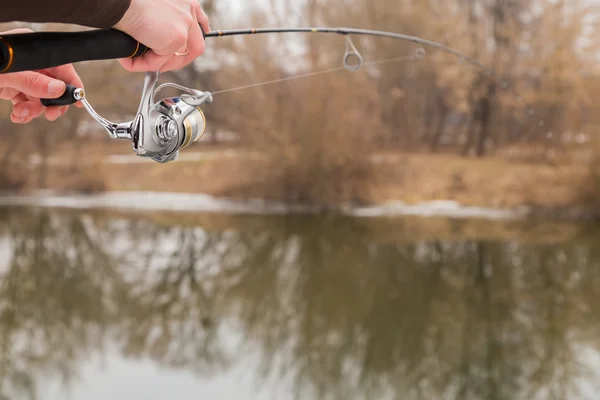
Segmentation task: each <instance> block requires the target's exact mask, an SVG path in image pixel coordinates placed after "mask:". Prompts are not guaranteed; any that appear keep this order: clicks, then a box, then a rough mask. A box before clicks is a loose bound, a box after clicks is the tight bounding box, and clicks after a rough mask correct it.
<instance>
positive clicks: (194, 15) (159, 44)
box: [114, 0, 210, 72]
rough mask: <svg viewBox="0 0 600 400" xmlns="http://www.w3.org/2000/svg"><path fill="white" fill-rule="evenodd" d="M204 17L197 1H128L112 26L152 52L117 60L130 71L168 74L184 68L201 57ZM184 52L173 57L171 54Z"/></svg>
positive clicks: (205, 26)
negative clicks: (121, 14) (119, 19)
mask: <svg viewBox="0 0 600 400" xmlns="http://www.w3.org/2000/svg"><path fill="white" fill-rule="evenodd" d="M200 26H202V28H203V29H204V32H206V33H208V32H210V26H209V22H208V17H207V16H206V14H205V13H204V11H203V10H202V7H200V3H198V0H131V6H130V7H129V10H127V12H126V13H125V15H124V16H123V18H122V19H121V21H119V22H118V23H117V25H116V26H115V27H114V28H115V29H118V30H120V31H123V32H125V33H127V34H128V35H129V36H131V37H133V38H134V39H136V40H137V41H139V42H140V43H143V44H144V45H146V46H148V47H149V48H150V49H152V50H148V52H147V53H146V54H145V55H144V56H142V57H136V58H133V59H123V60H119V62H120V63H121V65H122V66H123V67H124V68H125V69H126V70H128V71H131V72H148V71H160V72H165V71H170V70H175V69H180V68H183V67H185V66H186V65H188V64H190V63H191V62H192V61H194V60H195V59H196V58H197V57H199V56H201V55H202V54H204V37H203V36H202V31H201V30H200ZM176 52H178V53H186V52H187V54H186V55H185V56H177V55H175V53H176Z"/></svg>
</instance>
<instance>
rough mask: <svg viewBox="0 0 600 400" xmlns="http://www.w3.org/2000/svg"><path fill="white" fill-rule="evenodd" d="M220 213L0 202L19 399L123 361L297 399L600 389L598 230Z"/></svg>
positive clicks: (1, 374)
mask: <svg viewBox="0 0 600 400" xmlns="http://www.w3.org/2000/svg"><path fill="white" fill-rule="evenodd" d="M211 218H212V217H211ZM211 218H209V217H207V218H206V219H202V218H201V219H199V220H197V221H191V222H190V221H187V219H186V218H182V217H179V218H174V219H158V218H146V219H139V218H138V217H129V216H125V215H120V216H116V215H110V214H106V215H105V214H102V213H89V212H86V213H82V212H66V211H47V210H33V209H4V210H1V211H0V221H1V222H2V228H1V229H0V234H1V235H2V238H1V239H0V243H3V245H1V246H0V248H1V249H4V250H3V251H4V252H5V253H7V254H5V255H3V257H2V258H3V259H6V260H8V261H7V262H6V265H2V266H0V267H2V277H1V279H0V387H1V388H2V389H1V390H2V391H3V392H2V393H3V396H4V398H11V399H14V398H37V397H39V398H44V397H43V390H41V389H40V383H39V382H41V380H42V379H46V378H42V377H46V376H47V375H48V374H51V375H52V379H53V380H54V381H60V382H62V383H64V384H65V385H66V386H67V387H68V386H70V385H75V384H78V382H79V383H81V382H82V377H81V376H80V374H79V371H80V370H81V369H82V368H83V366H85V365H86V363H89V362H90V359H91V358H92V357H94V356H95V355H98V354H109V353H110V354H116V355H117V356H118V357H120V358H122V359H124V360H151V362H152V363H154V364H155V365H159V366H161V367H165V368H166V367H168V368H171V369H174V370H176V371H180V372H181V373H190V372H191V373H193V374H195V376H197V377H198V379H204V380H210V379H216V378H217V377H223V376H227V374H228V372H229V371H231V370H232V369H235V368H236V366H239V365H244V366H250V367H248V368H249V370H250V371H251V372H252V374H253V375H254V377H255V380H256V381H258V382H259V383H262V384H263V385H264V386H266V387H267V392H268V389H269V387H270V385H274V383H273V382H277V381H279V382H285V392H284V393H285V395H284V396H283V397H282V396H281V394H279V395H278V396H277V398H285V399H305V398H307V399H387V398H390V399H396V398H402V399H415V400H416V399H486V400H487V399H489V400H496V399H498V400H504V399H507V400H508V399H510V400H513V399H546V398H552V399H561V400H562V399H587V398H594V397H595V396H594V393H596V392H597V390H598V389H600V388H598V387H597V385H595V383H594V382H596V381H597V378H598V376H596V372H595V371H596V370H597V367H598V366H599V365H600V364H599V363H598V362H597V361H596V357H597V353H598V350H599V346H600V341H599V340H598V339H597V338H598V337H600V336H599V334H600V313H599V312H600V308H599V307H598V306H597V304H600V303H599V300H600V295H599V294H600V248H599V247H598V246H597V245H596V240H595V238H596V237H597V235H598V232H596V231H595V230H594V229H591V228H586V229H584V228H580V229H579V230H576V231H575V234H571V235H570V238H569V239H564V240H561V241H549V240H548V241H543V240H542V241H532V240H529V239H527V238H528V236H527V235H525V236H520V237H519V236H517V237H515V238H514V239H510V238H503V239H494V238H486V239H477V238H476V237H475V238H472V237H469V235H466V236H467V237H463V235H461V234H460V233H458V232H456V233H455V234H454V236H453V237H444V238H443V239H435V236H436V235H435V232H434V233H433V234H430V235H426V236H425V237H422V236H423V235H420V234H415V229H414V226H413V225H410V224H407V222H406V220H395V221H390V220H357V219H351V218H337V217H336V218H333V217H330V218H324V217H298V216H296V217H252V218H250V217H237V218H228V219H227V220H226V222H222V223H218V222H215V221H214V220H213V219H211ZM186 221H187V222H186ZM454 228H456V226H455V227H454ZM454 228H453V229H454ZM525 228H527V229H529V227H525ZM525 228H524V230H523V232H527V229H525ZM490 229H492V228H490ZM570 229H571V228H570ZM425 230H426V229H425ZM440 236H443V235H440ZM232 334H235V336H236V338H237V340H236V341H234V342H232V340H231V337H232ZM232 343H233V344H232ZM245 368H246V367H245ZM165 379H167V378H165ZM84 383H85V382H84ZM229 384H230V385H234V384H235V382H234V381H231V382H229ZM125 397H126V396H125ZM125 397H123V398H125ZM248 398H256V397H254V395H252V394H250V396H249V397H248Z"/></svg>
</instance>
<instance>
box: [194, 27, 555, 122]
mask: <svg viewBox="0 0 600 400" xmlns="http://www.w3.org/2000/svg"><path fill="white" fill-rule="evenodd" d="M271 33H321V34H328V33H329V34H338V35H342V36H344V37H345V39H346V43H345V44H346V53H345V55H344V66H343V67H339V68H331V69H327V70H324V71H316V72H310V73H306V74H301V75H297V76H290V77H285V78H281V79H274V80H270V81H266V82H259V83H254V84H250V85H244V86H239V87H235V88H231V89H224V90H219V91H216V92H213V95H216V94H225V93H232V92H236V91H239V90H245V89H251V88H258V87H261V86H265V85H271V84H276V83H281V82H286V81H292V80H295V79H302V78H308V77H313V76H319V75H325V74H329V73H333V72H338V71H341V70H343V69H346V70H348V71H351V72H356V71H358V70H359V69H360V67H361V66H362V65H376V64H379V63H386V62H394V60H395V59H391V60H382V61H372V62H367V63H363V60H362V56H361V55H360V53H359V51H358V50H357V48H356V46H355V45H354V44H353V43H352V39H351V36H352V35H359V36H378V37H385V38H392V39H399V40H403V41H408V42H412V43H416V44H419V45H420V46H421V47H420V48H419V49H418V50H417V51H418V52H419V53H418V57H419V58H422V57H423V55H424V54H425V49H424V48H423V46H427V47H432V48H435V49H438V50H441V51H442V52H445V53H447V54H451V55H453V56H454V57H455V58H456V60H457V61H458V63H459V64H460V65H470V66H471V67H474V68H475V69H476V70H477V71H478V73H480V74H481V75H483V76H485V77H487V78H488V79H491V80H492V81H494V82H495V84H496V88H500V90H501V91H504V92H509V93H511V94H512V96H513V97H514V98H515V99H517V101H519V102H520V104H522V107H523V108H524V111H525V112H526V114H527V115H528V116H529V117H532V116H534V115H536V114H537V113H536V111H535V110H534V108H533V107H532V106H531V105H529V104H527V102H526V101H525V99H524V97H523V96H522V95H521V93H519V92H518V91H517V90H516V89H515V88H514V87H512V85H509V84H508V83H507V79H506V78H504V79H502V78H500V77H498V76H497V75H496V73H495V71H494V70H493V69H491V68H489V67H487V66H486V65H484V64H483V63H482V62H480V61H479V60H477V59H475V58H473V57H470V56H469V55H467V54H465V53H462V52H461V51H458V50H456V49H453V48H451V47H448V46H445V45H443V44H440V43H437V42H434V41H431V40H427V39H422V38H419V37H416V36H409V35H404V34H400V33H393V32H385V31H375V30H365V29H352V28H318V27H308V28H260V29H232V30H225V31H213V32H209V33H208V34H206V35H205V37H206V38H216V37H225V36H246V35H255V34H271ZM352 57H356V58H357V60H358V64H350V62H349V60H350V59H351V58H352ZM414 59H415V57H414V56H412V57H401V58H400V59H398V60H397V61H410V60H414ZM467 85H468V87H469V88H471V89H474V88H475V83H467ZM543 124H544V121H543V119H542V118H541V117H540V120H539V121H538V126H540V127H541V126H543Z"/></svg>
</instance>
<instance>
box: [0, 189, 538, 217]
mask: <svg viewBox="0 0 600 400" xmlns="http://www.w3.org/2000/svg"><path fill="white" fill-rule="evenodd" d="M0 206H36V207H49V208H71V209H103V208H104V209H105V208H110V209H118V210H124V211H174V212H202V213H232V214H286V213H310V212H314V211H315V210H314V209H311V208H310V207H304V206H289V205H285V204H280V203H274V202H267V201H263V200H248V201H235V200H231V199H226V198H218V197H214V196H210V195H207V194H195V193H168V192H108V193H102V194H95V195H64V194H57V193H53V192H51V191H42V192H37V193H35V194H31V195H3V196H0ZM342 212H343V213H344V214H346V215H350V216H355V217H382V216H403V215H411V216H422V217H433V216H444V217H452V218H484V219H517V218H522V217H524V216H525V215H527V212H528V210H527V209H526V208H523V209H519V210H502V209H491V208H483V207H466V206H461V205H460V204H459V203H457V202H455V201H431V202H425V203H421V204H416V205H409V204H405V203H403V202H400V201H398V202H393V203H388V204H383V205H379V206H372V207H358V208H347V209H344V210H343V211H342Z"/></svg>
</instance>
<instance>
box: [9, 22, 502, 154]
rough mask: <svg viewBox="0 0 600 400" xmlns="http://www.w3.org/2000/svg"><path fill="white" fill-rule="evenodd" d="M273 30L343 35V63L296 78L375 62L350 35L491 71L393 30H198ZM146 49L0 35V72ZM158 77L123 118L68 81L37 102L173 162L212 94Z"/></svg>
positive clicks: (152, 75)
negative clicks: (79, 109) (68, 111)
mask: <svg viewBox="0 0 600 400" xmlns="http://www.w3.org/2000/svg"><path fill="white" fill-rule="evenodd" d="M277 33H311V34H337V35H341V36H343V37H345V40H346V52H345V54H344V58H343V67H341V68H335V69H332V70H328V71H321V72H318V73H309V74H305V75H302V76H313V75H315V74H319V73H326V72H331V71H334V70H343V69H345V70H347V71H350V72H356V71H358V70H360V69H361V68H362V67H363V66H364V65H365V64H376V63H377V62H371V63H365V62H364V60H363V57H362V55H361V54H360V52H359V51H358V50H357V48H356V46H355V45H354V43H353V42H352V39H351V35H359V36H377V37H386V38H391V39H397V40H403V41H407V42H412V43H416V44H419V45H421V46H428V47H431V48H435V49H438V50H441V51H443V52H445V53H448V54H451V55H453V56H455V57H457V58H458V59H459V60H460V61H462V62H466V63H468V64H470V65H472V66H473V67H475V68H476V69H478V70H479V71H481V72H482V73H483V74H485V75H488V76H492V75H493V71H492V70H491V69H489V68H488V67H486V66H485V65H483V64H482V63H480V62H479V61H477V60H476V59H474V58H472V57H470V56H468V55H466V54H464V53H462V52H460V51H458V50H455V49H453V48H451V47H448V46H444V45H442V44H440V43H437V42H434V41H430V40H427V39H422V38H419V37H416V36H409V35H404V34H400V33H394V32H385V31H376V30H367V29H354V28H328V27H306V28H262V29H232V30H222V31H212V32H208V33H205V32H204V31H202V34H203V35H204V38H205V39H206V38H218V37H226V36H243V35H256V34H277ZM148 50H149V49H148V48H147V47H146V46H145V45H143V44H142V43H140V42H138V41H136V40H135V39H134V38H132V37H131V36H129V35H127V34H126V33H124V32H121V31H118V30H115V29H97V30H89V31H83V32H34V33H20V34H9V35H2V36H0V74H6V73H13V72H20V71H32V70H39V69H44V68H51V67H56V66H60V65H66V64H73V63H78V62H83V61H98V60H114V59H123V58H135V57H140V56H142V55H144V54H145V53H146V52H147V51H148ZM424 52H425V51H424V49H420V51H419V52H418V55H417V57H416V58H421V57H422V56H423V55H424ZM403 59H412V58H411V57H409V58H403ZM395 60H396V61H397V60H400V59H395ZM389 61H393V60H389ZM158 76H159V72H158V71H155V72H148V73H146V76H145V79H144V85H143V89H142V96H141V100H140V104H139V107H138V111H137V113H136V116H135V118H134V119H133V120H132V121H129V122H123V123H114V122H111V121H109V120H107V119H105V118H104V117H102V116H101V115H100V114H98V113H97V112H96V111H95V110H94V109H93V108H92V106H91V104H90V103H89V102H88V101H87V99H86V93H85V91H84V90H83V89H82V88H77V87H74V86H72V85H67V90H66V91H65V93H64V94H63V95H62V96H61V97H60V98H57V99H42V100H41V102H42V104H43V105H44V106H47V107H51V106H64V105H71V104H74V103H76V102H77V101H81V103H82V104H83V106H84V107H85V109H86V110H87V112H88V113H89V114H90V116H91V117H92V118H94V119H95V120H96V121H97V122H98V123H99V124H100V125H101V126H102V127H104V129H105V130H106V131H107V132H108V134H109V136H110V137H111V138H113V139H124V140H129V141H131V142H132V145H133V150H134V152H135V154H137V155H138V156H140V157H149V158H151V159H152V160H154V161H156V162H159V163H166V162H170V161H173V160H175V159H176V158H177V155H178V154H179V151H180V150H182V149H184V148H186V147H188V146H190V145H191V144H192V143H194V142H197V141H198V140H199V139H200V138H201V137H202V135H203V134H204V132H205V130H206V117H205V115H204V113H203V112H202V109H201V106H202V105H204V104H211V103H212V102H213V93H210V92H205V91H200V90H196V89H191V88H187V87H184V86H181V85H177V84H174V83H165V84H162V85H160V86H159V87H158V88H157V87H156V84H157V82H158ZM302 76H296V77H291V78H284V79H278V80H274V81H270V82H263V83H259V84H253V85H249V86H245V87H242V88H234V89H230V90H223V91H220V92H215V93H214V94H217V93H219V94H220V93H224V92H228V91H232V90H238V89H243V88H249V87H255V86H259V85H263V84H268V83H273V82H280V81H283V80H286V79H297V78H299V77H302ZM166 87H172V88H176V89H178V90H181V91H182V94H180V95H179V96H175V97H168V98H163V99H161V100H159V101H156V100H155V97H156V94H157V93H158V92H159V91H160V90H162V89H163V88H166Z"/></svg>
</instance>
